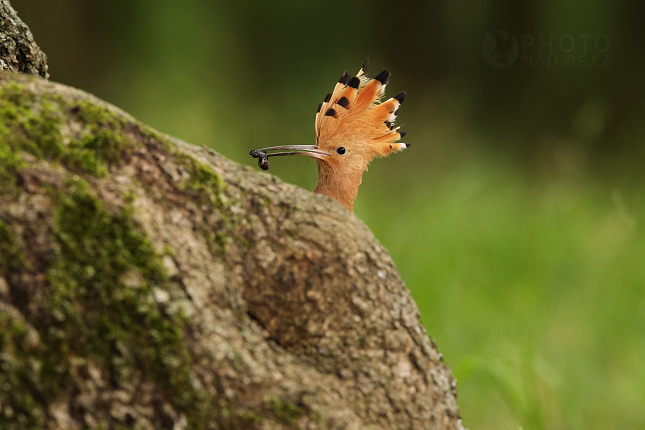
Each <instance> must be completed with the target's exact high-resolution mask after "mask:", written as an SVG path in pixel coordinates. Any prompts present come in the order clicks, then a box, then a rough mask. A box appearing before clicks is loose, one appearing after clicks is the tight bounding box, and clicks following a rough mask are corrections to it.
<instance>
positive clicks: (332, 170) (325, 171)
mask: <svg viewBox="0 0 645 430" xmlns="http://www.w3.org/2000/svg"><path fill="white" fill-rule="evenodd" d="M368 65H369V62H368V61H366V62H365V64H364V65H363V67H361V69H360V71H359V72H358V74H357V75H356V76H354V77H351V78H350V76H349V74H348V73H347V72H345V73H343V74H342V76H341V77H340V79H339V80H338V83H337V84H336V86H335V87H334V90H333V91H332V92H331V93H329V94H327V96H326V97H325V100H324V101H323V103H321V104H320V105H319V106H318V112H317V113H316V145H292V146H275V147H270V148H262V149H257V150H254V151H251V155H252V156H254V157H256V158H259V163H260V166H261V167H262V168H263V169H265V170H266V169H268V167H269V164H268V160H267V158H268V157H269V156H274V155H305V156H308V157H312V158H315V159H316V160H317V162H318V183H317V184H316V188H314V192H315V193H319V194H323V195H326V196H328V197H331V198H333V199H335V200H337V201H339V202H341V203H342V204H343V205H344V206H345V207H347V209H349V210H351V211H353V210H354V200H355V198H356V195H357V193H358V187H359V186H360V184H361V181H362V177H363V172H364V171H365V170H367V166H368V165H369V163H370V162H371V161H372V160H373V159H374V158H375V157H385V156H387V155H390V154H391V153H393V152H396V151H400V150H403V149H405V148H407V147H409V146H410V144H407V143H399V142H397V140H399V139H401V138H403V136H405V132H404V131H399V127H397V126H395V125H394V121H395V119H396V114H397V111H398V109H399V106H401V104H402V103H403V101H404V100H405V93H404V92H402V93H399V94H397V95H396V96H394V97H392V98H390V99H388V100H386V101H384V102H381V101H380V100H381V98H382V97H383V94H384V92H385V86H386V85H387V83H388V81H389V79H390V72H388V71H387V70H383V71H382V72H380V73H379V74H377V75H376V76H375V77H374V78H372V79H368V78H367V77H366V76H365V70H366V69H367V67H368ZM273 150H279V151H287V152H277V153H267V151H273Z"/></svg>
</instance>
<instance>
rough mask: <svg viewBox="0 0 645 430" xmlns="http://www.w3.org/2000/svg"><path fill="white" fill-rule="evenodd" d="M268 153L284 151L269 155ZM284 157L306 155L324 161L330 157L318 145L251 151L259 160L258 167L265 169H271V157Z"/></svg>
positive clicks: (286, 146) (277, 147)
mask: <svg viewBox="0 0 645 430" xmlns="http://www.w3.org/2000/svg"><path fill="white" fill-rule="evenodd" d="M267 151H283V152H273V153H267ZM283 155H304V156H306V157H312V158H318V159H320V160H324V159H325V157H329V154H328V153H326V152H325V151H321V150H320V149H318V147H317V146H316V145H283V146H270V147H268V148H260V149H254V150H253V151H251V157H253V158H257V159H258V165H259V166H260V167H261V168H262V169H263V170H267V169H268V168H269V161H268V158H269V157H281V156H283Z"/></svg>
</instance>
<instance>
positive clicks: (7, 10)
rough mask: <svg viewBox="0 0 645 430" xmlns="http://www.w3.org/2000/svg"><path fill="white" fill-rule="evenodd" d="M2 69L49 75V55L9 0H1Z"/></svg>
mask: <svg viewBox="0 0 645 430" xmlns="http://www.w3.org/2000/svg"><path fill="white" fill-rule="evenodd" d="M0 70H11V71H12V72H21V73H28V74H31V75H37V76H41V77H43V78H48V77H49V74H48V73H47V56H46V55H45V53H44V52H42V51H41V50H40V48H39V47H38V45H36V42H35V41H34V38H33V36H32V35H31V31H29V28H28V27H27V26H26V25H25V23H24V22H22V21H21V20H20V18H18V14H16V11H15V10H14V9H13V8H12V7H11V4H10V3H9V1H8V0H0Z"/></svg>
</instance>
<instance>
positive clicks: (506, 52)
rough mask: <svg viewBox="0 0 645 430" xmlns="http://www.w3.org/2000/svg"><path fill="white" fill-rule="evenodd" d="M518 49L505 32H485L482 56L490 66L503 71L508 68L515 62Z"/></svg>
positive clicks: (510, 36)
mask: <svg viewBox="0 0 645 430" xmlns="http://www.w3.org/2000/svg"><path fill="white" fill-rule="evenodd" d="M518 53H519V47H518V45H517V40H515V38H514V37H513V36H512V35H511V34H509V33H508V32H507V31H503V30H496V31H486V32H485V33H484V41H483V42H482V54H484V59H485V60H486V61H487V62H488V64H490V65H491V66H494V67H497V68H500V69H505V68H507V67H510V66H511V65H512V64H513V63H514V62H515V60H517V54H518Z"/></svg>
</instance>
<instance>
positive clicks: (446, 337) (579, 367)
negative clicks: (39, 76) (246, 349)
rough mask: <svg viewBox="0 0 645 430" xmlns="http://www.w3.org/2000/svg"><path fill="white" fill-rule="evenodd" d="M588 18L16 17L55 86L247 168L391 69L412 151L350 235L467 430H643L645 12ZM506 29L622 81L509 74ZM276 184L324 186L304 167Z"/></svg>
mask: <svg viewBox="0 0 645 430" xmlns="http://www.w3.org/2000/svg"><path fill="white" fill-rule="evenodd" d="M592 3H593V4H591V5H589V4H587V3H585V4H581V3H579V2H578V3H575V2H574V3H567V4H563V5H559V4H556V3H554V2H551V3H544V2H539V1H537V0H534V1H529V2H519V3H518V2H510V1H507V0H487V1H484V2H481V3H478V4H477V5H473V4H471V3H466V2H464V1H462V0H457V1H451V2H448V1H443V0H437V1H433V2H421V1H416V2H415V1H411V2H405V3H401V4H392V3H391V2H389V3H386V2H384V1H381V0H377V1H373V2H367V1H359V2H355V3H351V4H348V3H342V2H331V3H329V2H315V1H314V2H307V3H297V2H284V1H283V2H270V3H257V2H235V3H223V2H209V1H206V0H190V1H188V2H183V3H178V2H172V1H170V0H161V1H159V0H155V1H152V0H136V1H125V0H114V1H111V2H107V1H98V2H87V1H83V0H61V1H59V2H33V1H27V0H13V1H12V4H13V6H14V7H15V8H16V9H17V10H18V12H19V15H20V16H21V17H22V18H23V19H24V20H25V22H26V23H27V24H28V25H29V26H30V27H31V29H32V31H33V32H34V36H35V39H36V41H37V42H38V43H39V44H40V45H41V47H42V48H43V50H44V51H45V52H46V53H47V54H48V56H49V64H50V73H51V75H52V80H54V81H59V82H63V83H67V84H70V85H73V86H76V87H79V88H82V89H85V90H87V91H90V92H92V93H94V94H96V95H98V96H99V97H101V98H103V99H105V100H107V101H109V102H112V103H114V104H116V105H118V106H119V107H121V108H123V109H125V110H126V111H128V112H129V113H131V114H132V115H134V116H135V117H137V118H139V119H141V120H142V121H144V122H147V123H149V124H150V125H152V126H153V127H155V128H157V129H159V130H161V131H163V132H166V133H169V134H172V135H175V136H177V137H179V138H182V139H184V140H186V141H188V142H190V143H194V144H203V145H208V146H211V147H213V148H214V149H216V150H217V151H219V152H221V153H223V154H224V155H226V156H227V157H229V158H231V159H233V160H235V161H237V162H240V163H244V164H248V165H255V163H254V160H252V159H250V157H249V156H248V152H249V150H250V149H252V148H257V147H261V146H269V145H276V144H309V143H313V120H314V113H315V108H316V106H317V105H318V103H319V102H320V101H321V100H322V98H323V96H324V94H326V93H327V92H328V91H329V90H331V87H332V85H333V83H334V82H335V80H336V79H337V78H338V76H339V75H340V73H341V72H342V71H343V70H344V69H347V70H349V71H350V72H354V71H356V69H358V67H360V65H361V64H362V62H363V60H364V58H365V57H367V56H370V57H371V62H372V65H373V66H372V67H373V70H371V72H372V74H374V73H377V72H378V71H379V70H380V68H386V67H387V68H388V69H389V70H390V71H391V72H392V79H391V81H390V84H389V85H388V90H387V93H388V94H389V95H392V94H396V93H397V92H399V91H402V90H406V91H407V92H408V98H407V100H406V103H405V105H404V106H403V108H402V109H401V112H400V119H401V121H402V122H404V123H406V125H405V127H404V129H405V130H406V131H408V136H407V137H406V140H407V141H408V142H411V143H413V146H412V148H410V149H409V150H406V151H405V152H403V153H401V154H395V155H393V156H392V157H390V158H389V159H387V160H376V161H375V162H374V163H373V164H372V166H370V170H369V172H368V173H366V174H365V176H364V180H363V185H362V186H361V189H360V191H359V195H358V200H357V202H356V215H357V216H358V217H359V218H361V219H362V220H363V221H364V222H365V223H366V224H367V225H368V226H369V227H370V228H371V229H372V230H373V231H374V233H375V235H376V236H377V237H378V238H379V240H380V241H381V242H382V243H383V244H384V245H385V247H386V248H387V249H388V250H389V251H390V253H391V254H392V257H393V259H394V261H395V263H396V264H397V267H398V268H399V270H400V272H401V275H402V277H403V279H404V280H405V282H406V283H407V285H408V286H409V288H410V289H411V291H412V293H413V295H414V297H415V299H416V301H417V303H418V305H419V308H420V311H421V316H422V319H423V322H424V324H425V325H426V327H427V329H428V332H429V334H430V336H431V337H433V338H434V339H436V340H437V343H438V347H439V350H440V351H441V352H442V353H443V354H444V357H445V360H446V362H447V363H448V365H449V366H450V368H451V369H452V370H453V372H454V374H455V376H456V377H457V380H458V403H459V407H460V411H461V414H462V417H463V420H464V424H465V425H466V426H467V427H469V428H472V429H496V430H497V429H513V430H516V429H518V428H520V427H521V428H523V429H524V430H528V429H531V430H534V429H535V430H542V429H544V430H547V429H548V430H552V429H568V430H569V429H570V430H587V429H598V430H600V429H608V428H610V429H613V428H621V429H623V428H625V429H632V428H633V429H637V428H645V365H644V363H645V237H644V236H645V232H644V228H645V227H644V223H645V186H644V185H643V184H645V174H643V169H642V166H643V163H645V145H643V144H644V143H645V127H644V126H643V121H642V118H643V115H644V114H645V102H644V100H645V99H643V97H642V94H643V89H645V79H643V73H642V72H643V68H644V67H645V61H644V60H643V56H642V55H641V54H642V52H641V51H642V45H643V43H642V41H643V30H642V29H643V26H642V13H640V12H642V11H640V9H642V5H640V4H638V5H637V4H636V3H628V2H620V1H619V2H612V1H609V0H594V1H593V2H592ZM639 5H640V6H639ZM581 9H584V13H582V12H581ZM341 10H342V11H343V13H339V11H341ZM384 11H385V14H386V15H387V19H386V20H385V21H384V20H383V12H384ZM495 29H502V30H507V31H509V32H511V33H513V34H515V36H516V37H518V38H520V37H521V35H523V34H528V35H534V36H536V37H537V36H538V35H546V36H549V35H553V36H554V37H556V38H557V37H559V36H560V35H562V34H570V35H572V37H575V40H579V36H578V35H581V34H591V35H598V34H604V35H607V36H608V37H609V39H610V40H611V48H610V51H609V54H610V64H611V67H609V68H606V69H605V68H599V69H593V68H591V69H584V68H565V69H558V68H551V69H548V68H546V69H545V68H536V69H533V68H529V67H525V66H524V67H522V66H521V64H519V63H518V64H515V65H513V67H511V68H509V69H505V70H499V69H496V68H493V67H491V66H490V65H488V64H487V63H486V62H485V61H484V59H483V57H482V53H481V49H482V45H481V43H482V40H481V37H482V34H483V32H484V31H489V30H495ZM576 48H580V46H579V45H577V46H576ZM536 49H537V50H538V52H545V51H544V50H543V51H539V49H544V48H536ZM576 53H579V52H578V51H576ZM271 173H273V174H275V175H277V176H279V177H280V178H282V179H283V180H285V181H287V182H291V183H295V184H297V185H300V186H302V187H304V188H306V189H312V188H313V186H314V184H315V182H316V167H315V163H314V162H313V161H312V160H307V159H304V158H302V157H292V159H289V158H288V157H285V158H284V159H280V160H276V161H275V162H274V163H272V168H271Z"/></svg>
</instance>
